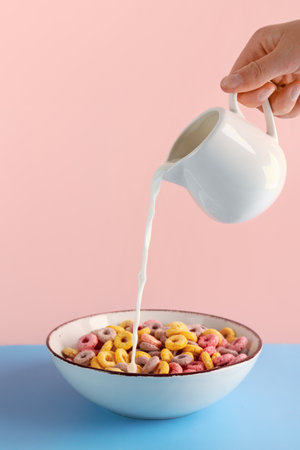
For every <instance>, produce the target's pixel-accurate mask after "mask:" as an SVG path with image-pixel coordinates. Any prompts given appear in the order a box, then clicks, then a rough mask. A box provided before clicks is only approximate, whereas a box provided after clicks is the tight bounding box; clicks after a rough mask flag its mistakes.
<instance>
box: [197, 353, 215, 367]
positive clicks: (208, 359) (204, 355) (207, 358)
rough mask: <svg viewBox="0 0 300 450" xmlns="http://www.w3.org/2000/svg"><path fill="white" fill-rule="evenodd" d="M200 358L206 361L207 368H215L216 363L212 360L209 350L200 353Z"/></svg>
mask: <svg viewBox="0 0 300 450" xmlns="http://www.w3.org/2000/svg"><path fill="white" fill-rule="evenodd" d="M200 358H201V359H202V361H203V362H204V365H205V367H206V369H207V370H210V369H213V368H214V363H213V362H212V359H211V357H210V356H209V354H208V353H207V352H205V351H204V352H202V353H201V355H200Z"/></svg>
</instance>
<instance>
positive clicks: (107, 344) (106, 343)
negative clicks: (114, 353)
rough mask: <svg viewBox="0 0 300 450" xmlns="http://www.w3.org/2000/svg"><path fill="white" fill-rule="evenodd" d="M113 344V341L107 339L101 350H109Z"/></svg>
mask: <svg viewBox="0 0 300 450" xmlns="http://www.w3.org/2000/svg"><path fill="white" fill-rule="evenodd" d="M113 345H114V343H113V341H106V342H105V343H104V344H103V345H102V347H101V352H109V350H111V349H112V348H113Z"/></svg>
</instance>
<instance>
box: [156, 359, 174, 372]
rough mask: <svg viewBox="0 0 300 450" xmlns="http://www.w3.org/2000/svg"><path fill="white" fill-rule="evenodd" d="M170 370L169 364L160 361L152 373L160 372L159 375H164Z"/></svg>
mask: <svg viewBox="0 0 300 450" xmlns="http://www.w3.org/2000/svg"><path fill="white" fill-rule="evenodd" d="M169 371H170V368H169V364H168V363H167V361H160V363H159V364H158V366H157V367H156V369H155V370H154V373H156V374H160V375H166V374H168V373H169Z"/></svg>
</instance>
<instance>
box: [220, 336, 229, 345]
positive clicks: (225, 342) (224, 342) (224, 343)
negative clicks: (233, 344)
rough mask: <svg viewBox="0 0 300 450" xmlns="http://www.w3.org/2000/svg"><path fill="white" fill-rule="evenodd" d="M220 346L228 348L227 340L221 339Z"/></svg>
mask: <svg viewBox="0 0 300 450" xmlns="http://www.w3.org/2000/svg"><path fill="white" fill-rule="evenodd" d="M221 346H222V347H228V346H229V342H228V341H227V339H225V338H223V339H222V342H221Z"/></svg>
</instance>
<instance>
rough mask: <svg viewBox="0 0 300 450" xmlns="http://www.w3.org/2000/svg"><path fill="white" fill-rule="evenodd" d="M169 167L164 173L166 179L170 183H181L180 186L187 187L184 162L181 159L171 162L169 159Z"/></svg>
mask: <svg viewBox="0 0 300 450" xmlns="http://www.w3.org/2000/svg"><path fill="white" fill-rule="evenodd" d="M166 164H167V169H166V171H165V173H164V177H163V178H164V180H166V181H169V182H170V183H175V184H179V185H180V186H183V187H186V184H185V180H184V172H183V164H181V163H180V161H177V162H170V161H167V163H166Z"/></svg>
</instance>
